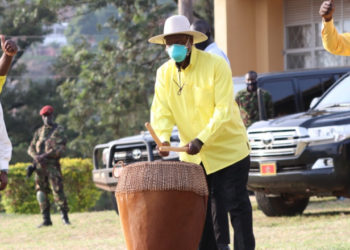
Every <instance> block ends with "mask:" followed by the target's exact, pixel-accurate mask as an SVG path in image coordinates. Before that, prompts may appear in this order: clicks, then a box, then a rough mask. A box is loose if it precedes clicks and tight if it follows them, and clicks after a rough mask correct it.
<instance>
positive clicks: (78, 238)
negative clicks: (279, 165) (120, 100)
mask: <svg viewBox="0 0 350 250" xmlns="http://www.w3.org/2000/svg"><path fill="white" fill-rule="evenodd" d="M252 204H253V209H254V214H253V216H254V218H253V223H254V233H255V237H256V245H257V249H308V250H309V249H325V250H326V249H327V250H328V249H350V237H349V235H350V199H346V200H344V201H338V200H336V199H333V198H332V199H330V198H327V199H312V201H311V203H310V204H309V206H308V207H307V209H306V210H305V212H304V214H303V215H302V216H296V217H276V218H271V217H266V216H265V215H264V214H263V213H262V212H261V211H259V210H257V205H256V202H255V200H254V199H252ZM70 220H71V222H72V225H71V226H64V225H63V224H62V222H61V218H60V215H59V214H54V215H52V221H53V224H54V225H53V226H52V227H49V228H40V229H37V228H36V226H37V225H38V224H40V222H41V215H18V214H4V213H2V214H0V249H67V250H68V249H117V250H119V249H123V250H125V249H126V248H125V244H124V239H123V234H122V230H121V226H120V222H119V217H118V216H117V215H116V213H115V212H114V211H103V212H90V213H73V214H70ZM231 249H232V246H231Z"/></svg>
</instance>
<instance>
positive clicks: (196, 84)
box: [151, 46, 249, 174]
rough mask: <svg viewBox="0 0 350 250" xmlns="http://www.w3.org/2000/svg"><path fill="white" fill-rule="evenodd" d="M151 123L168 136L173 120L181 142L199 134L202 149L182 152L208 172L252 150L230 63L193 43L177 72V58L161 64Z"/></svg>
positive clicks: (234, 161) (182, 158) (163, 135)
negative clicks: (184, 63)
mask: <svg viewBox="0 0 350 250" xmlns="http://www.w3.org/2000/svg"><path fill="white" fill-rule="evenodd" d="M180 78H181V80H180ZM182 85H183V89H182V91H181V94H179V88H180V87H181V86H182ZM179 86H180V87H179ZM151 124H152V126H153V128H154V130H155V132H156V134H157V135H158V136H159V138H160V139H161V140H162V141H169V140H170V135H171V131H172V129H173V127H174V125H176V126H177V127H178V130H179V136H180V140H181V145H186V144H187V143H189V142H190V141H192V140H193V139H195V138H198V139H200V140H201V141H202V142H203V143H204V145H203V147H202V150H201V151H200V153H199V154H197V155H189V154H187V153H181V154H180V159H181V160H182V161H186V162H193V163H196V164H199V163H200V162H203V165H204V168H205V170H206V173H207V174H211V173H214V172H216V171H218V170H221V169H223V168H225V167H228V166H229V165H231V164H233V163H236V162H238V161H240V160H242V159H243V158H245V157H246V156H247V155H248V154H249V144H248V139H247V134H246V130H245V127H244V124H243V122H242V119H241V117H240V112H239V108H238V105H237V103H236V102H235V101H234V98H233V84H232V78H231V70H230V68H229V66H228V64H227V63H226V61H225V60H224V59H223V58H221V57H219V56H217V55H213V54H209V53H206V52H203V51H199V50H197V49H196V48H195V47H194V46H193V47H192V53H191V60H190V64H189V65H188V66H187V67H186V69H181V71H180V72H179V71H178V68H177V67H176V64H175V62H174V61H173V60H169V61H167V62H166V63H164V64H163V65H162V66H161V67H160V68H159V69H158V71H157V79H156V84H155V94H154V99H153V103H152V108H151Z"/></svg>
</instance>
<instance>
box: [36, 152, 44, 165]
mask: <svg viewBox="0 0 350 250" xmlns="http://www.w3.org/2000/svg"><path fill="white" fill-rule="evenodd" d="M45 157H46V155H45V154H41V155H36V156H35V161H36V162H38V163H41V162H43V161H44V159H45Z"/></svg>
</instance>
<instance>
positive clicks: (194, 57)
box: [185, 45, 198, 71]
mask: <svg viewBox="0 0 350 250" xmlns="http://www.w3.org/2000/svg"><path fill="white" fill-rule="evenodd" d="M197 57H198V49H197V48H196V47H195V46H194V45H192V51H191V58H190V64H189V65H188V66H187V67H186V69H185V71H186V70H188V69H191V68H193V67H194V66H195V65H196V63H197Z"/></svg>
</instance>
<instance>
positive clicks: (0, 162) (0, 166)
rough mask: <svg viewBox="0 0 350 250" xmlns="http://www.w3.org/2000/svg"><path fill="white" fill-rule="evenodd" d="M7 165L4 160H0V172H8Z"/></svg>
mask: <svg viewBox="0 0 350 250" xmlns="http://www.w3.org/2000/svg"><path fill="white" fill-rule="evenodd" d="M8 169H9V163H8V161H6V160H0V170H8Z"/></svg>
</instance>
